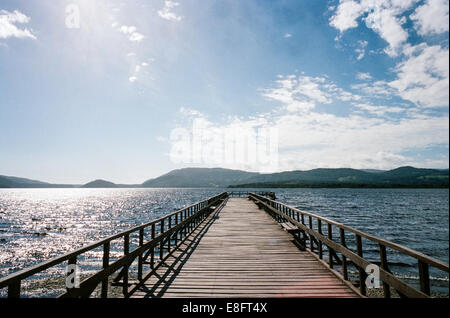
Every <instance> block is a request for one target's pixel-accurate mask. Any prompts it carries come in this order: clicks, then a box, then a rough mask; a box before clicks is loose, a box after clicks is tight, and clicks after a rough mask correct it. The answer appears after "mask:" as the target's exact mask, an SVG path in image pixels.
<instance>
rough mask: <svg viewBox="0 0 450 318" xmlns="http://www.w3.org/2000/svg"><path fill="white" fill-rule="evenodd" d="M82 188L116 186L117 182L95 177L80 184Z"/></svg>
mask: <svg viewBox="0 0 450 318" xmlns="http://www.w3.org/2000/svg"><path fill="white" fill-rule="evenodd" d="M81 187H82V188H117V187H118V186H117V184H115V183H112V182H109V181H105V180H101V179H97V180H94V181H91V182H89V183H86V184H85V185H82V186H81Z"/></svg>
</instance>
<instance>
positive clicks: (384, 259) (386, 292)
mask: <svg viewBox="0 0 450 318" xmlns="http://www.w3.org/2000/svg"><path fill="white" fill-rule="evenodd" d="M380 265H381V268H382V269H384V270H385V271H388V262H387V254H386V246H384V245H383V244H380ZM383 294H384V298H391V287H390V286H389V284H387V283H385V282H383Z"/></svg>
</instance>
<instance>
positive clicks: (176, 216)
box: [175, 213, 178, 245]
mask: <svg viewBox="0 0 450 318" xmlns="http://www.w3.org/2000/svg"><path fill="white" fill-rule="evenodd" d="M177 225H178V213H177V214H175V226H177ZM177 244H178V230H177V231H176V232H175V245H177Z"/></svg>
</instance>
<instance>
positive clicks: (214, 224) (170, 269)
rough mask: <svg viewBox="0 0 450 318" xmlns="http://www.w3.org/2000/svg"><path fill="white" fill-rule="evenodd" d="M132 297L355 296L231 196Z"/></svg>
mask: <svg viewBox="0 0 450 318" xmlns="http://www.w3.org/2000/svg"><path fill="white" fill-rule="evenodd" d="M131 297H140V298H142V297H144V298H154V297H357V295H356V294H355V293H353V291H352V290H350V289H349V288H348V287H347V286H346V285H345V284H344V283H343V282H342V281H341V280H339V279H338V278H337V277H336V276H334V275H333V274H332V273H331V272H330V271H329V270H328V269H327V268H326V267H325V266H324V265H322V264H321V263H320V262H319V261H318V260H317V259H316V258H314V257H313V256H312V255H311V254H310V253H309V252H306V251H300V250H299V249H298V248H297V247H296V246H295V245H294V244H293V243H292V237H291V235H290V234H288V233H286V232H285V231H284V230H283V229H282V228H281V226H280V225H279V224H277V223H276V222H275V221H274V219H273V218H272V217H270V216H269V215H268V214H267V213H266V212H264V211H263V210H259V209H258V208H257V206H256V205H255V204H254V203H253V202H252V201H250V200H248V199H246V198H230V199H228V202H227V204H226V206H225V207H224V208H223V209H222V210H221V211H220V212H219V213H216V214H215V215H211V216H210V217H209V218H208V219H207V220H205V222H203V223H202V224H201V225H200V226H199V228H198V229H197V230H196V231H195V232H194V233H193V234H192V235H191V236H189V238H188V239H187V240H186V241H185V242H184V243H183V244H182V245H181V246H180V247H179V248H178V249H177V250H176V251H174V252H173V254H172V255H171V256H170V257H169V258H168V259H167V260H166V261H165V263H164V264H163V265H162V266H161V267H160V268H159V269H158V270H157V273H156V275H153V276H152V277H151V278H150V279H148V280H147V281H146V282H145V285H144V286H142V287H141V288H139V290H137V291H136V292H135V293H134V294H133V295H132V296H131Z"/></svg>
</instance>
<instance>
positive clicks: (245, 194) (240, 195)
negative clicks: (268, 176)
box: [228, 191, 276, 200]
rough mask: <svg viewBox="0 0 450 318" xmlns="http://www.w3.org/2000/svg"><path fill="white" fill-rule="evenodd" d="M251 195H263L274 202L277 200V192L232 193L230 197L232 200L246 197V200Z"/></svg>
mask: <svg viewBox="0 0 450 318" xmlns="http://www.w3.org/2000/svg"><path fill="white" fill-rule="evenodd" d="M251 193H255V194H258V195H261V196H264V197H268V198H270V199H272V200H275V199H276V197H275V192H272V191H254V192H250V191H231V192H228V196H229V197H230V198H233V197H237V198H242V197H245V198H246V197H248V196H249V195H250V194H251Z"/></svg>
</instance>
